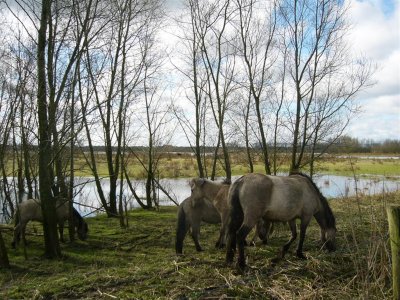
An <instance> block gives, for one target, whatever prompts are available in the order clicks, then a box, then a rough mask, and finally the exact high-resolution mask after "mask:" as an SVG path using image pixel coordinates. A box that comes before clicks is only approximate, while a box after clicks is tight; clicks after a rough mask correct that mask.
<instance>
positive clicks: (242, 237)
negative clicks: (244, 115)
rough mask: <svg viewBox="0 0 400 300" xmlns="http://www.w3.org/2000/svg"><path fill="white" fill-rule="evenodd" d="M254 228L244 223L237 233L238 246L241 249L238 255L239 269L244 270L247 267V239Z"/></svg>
mask: <svg viewBox="0 0 400 300" xmlns="http://www.w3.org/2000/svg"><path fill="white" fill-rule="evenodd" d="M253 227H254V226H251V225H248V224H246V223H243V225H242V226H241V227H240V229H239V230H238V232H237V233H236V239H237V245H238V248H239V254H238V267H239V268H240V269H244V268H245V267H246V257H245V255H244V247H245V245H246V237H247V235H248V234H249V233H250V231H251V230H252V229H253Z"/></svg>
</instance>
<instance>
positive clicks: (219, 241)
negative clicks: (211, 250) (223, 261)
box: [215, 213, 229, 249]
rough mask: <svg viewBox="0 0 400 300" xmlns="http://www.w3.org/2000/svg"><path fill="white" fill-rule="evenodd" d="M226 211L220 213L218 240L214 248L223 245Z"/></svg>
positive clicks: (226, 221) (226, 220)
mask: <svg viewBox="0 0 400 300" xmlns="http://www.w3.org/2000/svg"><path fill="white" fill-rule="evenodd" d="M228 217H229V215H228V213H225V214H222V216H221V228H220V230H219V238H218V241H217V242H216V243H215V248H219V249H222V248H224V247H225V233H226V228H227V223H228Z"/></svg>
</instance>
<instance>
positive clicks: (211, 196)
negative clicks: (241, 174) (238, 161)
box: [189, 178, 270, 248]
mask: <svg viewBox="0 0 400 300" xmlns="http://www.w3.org/2000/svg"><path fill="white" fill-rule="evenodd" d="M189 185H190V188H191V190H192V195H191V198H192V201H193V203H194V204H196V203H197V202H200V203H202V202H204V201H209V202H211V203H212V205H213V206H214V207H215V209H216V210H217V212H218V214H219V215H220V219H221V228H220V232H219V238H218V240H217V242H216V243H215V247H216V248H223V247H225V237H226V229H227V224H228V218H229V205H228V193H229V188H230V184H229V183H226V182H216V181H212V180H208V179H204V178H193V179H192V180H191V181H190V182H189ZM269 233H270V222H265V221H264V220H260V221H259V222H258V223H257V226H256V232H255V234H254V237H253V239H252V244H254V243H255V240H256V238H257V236H258V237H259V238H260V239H261V240H262V241H263V243H264V244H266V243H267V239H268V235H269Z"/></svg>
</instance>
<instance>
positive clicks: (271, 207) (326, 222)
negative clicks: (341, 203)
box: [226, 173, 336, 269]
mask: <svg viewBox="0 0 400 300" xmlns="http://www.w3.org/2000/svg"><path fill="white" fill-rule="evenodd" d="M228 201H229V205H230V215H229V220H228V234H227V235H228V238H227V252H226V261H227V263H231V262H232V261H233V257H234V250H235V248H236V245H237V246H238V248H239V255H238V266H239V267H240V268H242V269H243V268H244V267H245V266H246V260H245V255H244V245H245V239H246V236H247V235H248V234H249V232H250V231H251V229H252V228H253V227H254V226H255V225H256V224H257V223H258V222H259V221H260V220H262V219H264V220H265V221H267V222H270V221H273V222H274V221H283V222H288V224H289V226H290V229H291V233H292V237H291V239H290V240H289V241H288V242H287V243H286V244H285V245H284V246H283V248H282V252H281V257H283V256H284V255H285V253H286V252H287V251H288V249H289V247H290V245H291V244H292V243H293V241H294V240H295V239H296V237H297V231H296V219H300V220H301V223H300V240H299V244H298V247H297V252H296V254H297V256H298V257H299V258H305V256H304V254H303V242H304V238H305V234H306V229H307V226H308V224H309V223H310V221H311V218H312V217H313V216H314V217H315V219H316V220H317V222H318V224H319V226H320V227H321V241H322V242H323V244H324V245H325V246H326V247H327V248H328V250H330V251H333V250H335V235H336V224H335V217H334V216H333V213H332V210H331V209H330V207H329V204H328V201H327V200H326V198H325V197H324V196H323V195H322V194H321V192H320V191H319V189H318V188H317V186H316V185H315V184H314V182H313V181H312V180H311V178H310V177H308V176H306V175H304V174H300V173H298V174H293V175H291V176H288V177H280V176H268V175H262V174H247V175H245V176H242V177H241V178H239V179H238V180H237V181H236V182H235V183H233V184H232V187H231V188H230V191H229V197H228Z"/></svg>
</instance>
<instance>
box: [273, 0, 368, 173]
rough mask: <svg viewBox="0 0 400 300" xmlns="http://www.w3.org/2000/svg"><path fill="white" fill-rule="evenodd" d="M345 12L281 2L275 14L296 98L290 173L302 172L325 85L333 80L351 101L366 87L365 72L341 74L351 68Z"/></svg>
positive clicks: (302, 0)
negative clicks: (280, 19)
mask: <svg viewBox="0 0 400 300" xmlns="http://www.w3.org/2000/svg"><path fill="white" fill-rule="evenodd" d="M346 11H347V7H346V5H343V4H340V3H338V1H336V0H328V1H316V2H315V1H309V0H295V1H284V2H282V3H281V6H280V13H281V16H282V17H283V20H284V25H285V26H284V29H285V30H286V34H285V37H286V39H285V45H286V51H287V54H288V57H289V60H288V64H287V68H288V73H289V74H290V78H291V83H290V85H291V90H292V91H293V97H294V99H295V103H294V105H295V111H294V112H293V119H292V120H291V124H292V129H291V130H292V133H293V137H292V151H291V152H292V153H291V166H290V169H291V170H292V171H293V170H298V169H300V168H301V166H302V165H303V160H304V156H305V154H306V149H307V146H308V145H310V144H311V143H312V137H313V136H314V137H315V135H314V133H315V132H316V131H315V127H314V128H313V126H312V124H310V123H311V122H312V118H313V114H314V112H313V111H312V110H313V108H315V107H316V106H315V105H314V103H315V102H316V101H317V99H321V98H320V95H322V94H324V92H322V91H323V90H324V89H325V88H326V87H327V85H329V84H328V82H329V81H331V80H332V78H336V79H335V83H336V84H339V86H341V87H342V88H344V89H346V92H342V95H344V94H347V95H351V97H346V96H345V97H344V98H346V99H347V100H349V101H350V100H351V99H353V96H354V95H355V94H356V93H357V92H358V91H359V90H360V89H361V88H362V87H363V86H365V85H366V84H367V82H368V80H367V79H368V77H369V76H370V74H371V73H370V72H369V71H366V69H364V70H362V69H358V70H353V71H355V72H356V73H354V72H344V70H346V68H348V66H349V65H352V64H353V63H352V62H349V60H348V56H349V55H348V52H347V47H346V44H345V42H344V36H345V35H346V33H347V28H348V26H347V24H346V20H345V14H346ZM360 72H361V73H360ZM357 73H358V74H359V75H357ZM357 76H362V77H363V79H362V80H360V81H359V82H358V83H359V84H355V85H357V87H355V86H351V85H352V83H354V80H352V78H354V77H357ZM349 80H350V82H352V83H351V84H350V86H349V85H347V84H346V82H347V81H349ZM288 84H289V83H288ZM331 89H332V87H331ZM288 96H289V97H290V95H288ZM324 98H325V99H330V100H333V101H335V102H336V101H339V103H340V102H342V101H341V100H338V99H337V97H336V95H334V94H331V93H327V94H325V96H324ZM344 98H341V99H342V100H343V99H344ZM342 103H343V102H342ZM336 107H337V108H338V107H340V108H339V109H338V112H339V111H342V109H346V105H340V104H339V105H338V106H336ZM328 115H329V114H328ZM323 119H324V120H327V119H325V118H323ZM328 119H329V118H328ZM317 123H318V122H317ZM317 127H318V126H317ZM317 131H319V130H317ZM341 131H342V130H339V132H341Z"/></svg>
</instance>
